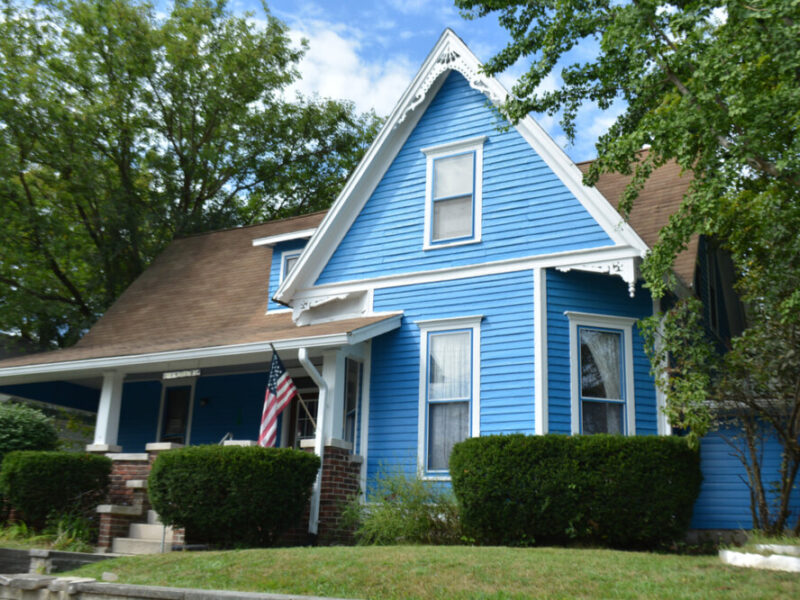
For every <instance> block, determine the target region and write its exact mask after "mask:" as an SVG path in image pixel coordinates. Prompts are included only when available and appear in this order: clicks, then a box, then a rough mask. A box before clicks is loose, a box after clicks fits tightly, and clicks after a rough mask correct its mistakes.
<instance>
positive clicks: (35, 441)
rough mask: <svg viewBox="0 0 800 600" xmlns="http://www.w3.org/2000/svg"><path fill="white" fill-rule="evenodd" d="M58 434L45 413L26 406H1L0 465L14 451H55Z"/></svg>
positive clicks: (4, 404)
mask: <svg viewBox="0 0 800 600" xmlns="http://www.w3.org/2000/svg"><path fill="white" fill-rule="evenodd" d="M57 447H58V433H57V432H56V428H55V427H54V426H53V423H52V421H51V420H50V419H49V418H47V417H46V416H45V415H44V413H42V412H41V411H39V410H36V409H35V408H30V407H29V406H25V405H24V404H6V403H3V404H0V463H2V462H3V457H4V456H5V455H6V453H8V452H12V451H14V450H55V449H56V448H57Z"/></svg>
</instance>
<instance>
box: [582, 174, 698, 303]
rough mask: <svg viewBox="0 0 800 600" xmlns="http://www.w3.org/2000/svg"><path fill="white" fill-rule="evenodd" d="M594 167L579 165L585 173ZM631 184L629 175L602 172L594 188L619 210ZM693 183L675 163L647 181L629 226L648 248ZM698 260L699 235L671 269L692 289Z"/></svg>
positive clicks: (630, 218) (634, 208) (654, 243)
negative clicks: (623, 194) (623, 196)
mask: <svg viewBox="0 0 800 600" xmlns="http://www.w3.org/2000/svg"><path fill="white" fill-rule="evenodd" d="M591 164H592V161H587V162H583V163H579V164H578V168H579V169H580V170H581V171H582V172H583V173H586V172H587V171H588V170H589V166H590V165H591ZM630 181H631V176H630V175H620V174H618V173H603V174H602V175H601V176H600V179H599V180H598V182H597V184H596V186H595V187H597V189H598V190H600V193H602V194H603V195H604V196H605V197H606V198H607V199H608V201H609V202H611V204H612V205H613V206H614V208H617V207H618V206H619V202H620V200H621V199H622V193H623V192H624V191H625V187H626V186H627V185H628V183H630ZM691 181H692V176H691V174H690V173H684V174H683V175H681V168H680V167H679V166H678V165H677V164H676V163H668V164H666V165H664V166H663V167H661V168H659V169H657V170H656V171H655V172H654V173H653V174H652V175H651V176H650V179H648V180H647V183H646V184H645V186H644V189H643V190H642V191H641V193H640V194H639V197H638V198H637V199H636V202H634V205H633V210H632V211H631V214H630V216H629V217H628V223H629V224H630V226H631V227H633V229H634V231H635V232H636V233H638V234H639V237H640V238H642V240H644V242H645V243H646V244H647V245H648V246H649V247H651V248H652V247H653V246H655V245H656V243H657V242H658V237H659V232H660V231H661V228H662V227H664V226H665V225H666V224H667V221H668V220H669V217H670V215H671V214H673V213H675V212H677V210H678V208H679V207H680V205H681V202H682V201H683V195H684V194H685V193H686V191H687V190H688V189H689V184H690V183H691ZM696 258H697V236H695V237H693V238H692V240H691V241H690V243H689V247H688V248H687V249H686V250H684V251H683V252H681V253H680V254H679V255H678V256H677V258H676V259H675V264H674V265H673V268H672V270H673V271H674V272H675V274H676V275H677V276H678V278H679V279H680V280H681V282H682V283H683V284H684V285H686V286H688V287H692V285H693V283H694V267H695V261H696Z"/></svg>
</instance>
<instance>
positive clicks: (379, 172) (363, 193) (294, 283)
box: [273, 29, 463, 304]
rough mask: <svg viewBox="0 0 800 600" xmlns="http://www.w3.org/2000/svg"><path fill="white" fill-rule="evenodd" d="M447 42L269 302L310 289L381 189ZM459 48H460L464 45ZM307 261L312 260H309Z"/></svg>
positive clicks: (416, 117) (418, 78)
mask: <svg viewBox="0 0 800 600" xmlns="http://www.w3.org/2000/svg"><path fill="white" fill-rule="evenodd" d="M452 38H455V39H458V38H457V36H456V35H455V34H454V33H453V32H452V31H451V30H450V29H447V30H445V32H444V33H443V34H442V36H441V37H440V38H439V41H438V42H437V43H436V45H435V46H434V47H433V49H432V50H431V51H430V53H429V54H428V56H427V57H426V58H425V61H424V62H423V64H422V67H421V68H420V70H419V71H418V72H417V74H416V75H415V76H414V79H412V80H411V83H410V84H409V85H408V87H407V88H406V89H405V91H404V92H403V94H402V96H400V100H399V101H398V102H397V104H396V105H395V107H394V110H392V112H391V114H390V115H389V117H388V118H387V119H386V122H385V123H384V125H383V127H382V128H381V130H380V132H379V133H378V135H377V137H376V138H375V141H374V142H372V145H371V146H370V147H369V149H368V150H367V151H366V153H365V154H364V157H363V158H362V159H361V162H360V163H358V166H357V167H356V168H355V170H354V171H353V174H352V175H351V176H350V178H349V179H348V180H347V183H345V186H344V188H343V189H342V191H341V192H340V193H339V196H338V197H337V198H336V201H335V202H334V203H333V205H332V206H331V208H330V210H329V211H328V213H327V214H326V215H325V218H324V219H323V220H322V223H320V225H319V227H318V228H317V231H316V233H315V234H314V235H313V236H312V237H311V239H310V240H309V242H308V245H307V246H306V249H305V251H304V252H303V255H302V256H301V257H300V260H299V261H298V263H297V265H296V266H295V268H294V269H293V270H292V272H291V273H290V274H289V277H287V278H286V280H284V281H283V283H281V285H280V286H279V287H278V290H277V291H276V292H275V295H274V296H273V300H275V301H276V302H280V303H283V304H288V303H289V301H290V300H291V299H292V297H293V296H294V293H295V292H296V291H297V289H298V288H299V287H310V286H311V285H313V283H314V281H316V279H317V277H319V274H320V272H321V271H322V269H323V268H324V267H325V265H327V264H328V260H330V257H331V256H332V255H333V252H334V251H335V250H336V248H337V247H338V246H339V243H340V242H341V241H342V239H343V238H344V236H345V235H346V234H347V231H348V230H349V229H350V225H351V224H352V223H353V221H354V220H355V218H356V217H357V216H358V213H359V212H361V209H362V208H363V206H364V204H365V203H366V201H367V200H368V199H369V197H370V196H371V195H372V192H373V191H374V190H375V187H376V186H377V185H378V183H380V180H381V178H382V177H383V174H384V173H385V172H386V169H388V168H389V165H391V163H392V161H393V160H394V158H395V156H396V155H397V152H398V151H399V150H400V148H401V147H402V145H403V144H404V143H405V140H406V138H408V136H409V134H410V133H411V131H412V130H413V129H414V126H415V125H416V123H417V121H418V120H419V118H420V116H421V115H422V114H423V113H424V112H425V109H426V108H427V106H428V104H430V101H431V99H432V98H433V97H434V96H435V95H436V92H437V91H438V90H439V87H441V84H442V81H439V82H438V83H437V84H436V85H434V86H433V87H432V88H431V89H430V91H429V93H428V97H427V98H426V99H425V101H424V102H423V103H422V104H421V105H420V106H418V107H416V108H415V109H414V114H413V115H411V118H408V119H406V116H407V115H406V107H408V106H409V105H410V104H411V103H412V100H413V98H414V94H415V92H416V90H417V89H418V88H419V87H420V86H421V85H422V83H423V82H424V79H425V76H426V74H427V73H428V72H429V71H430V70H431V68H432V66H433V64H434V63H435V61H436V59H437V58H438V55H439V52H440V51H441V49H442V48H443V47H444V46H445V44H446V43H447V41H448V40H450V39H452ZM459 41H460V40H459ZM461 43H462V44H463V42H461ZM351 198H352V201H351ZM312 256H313V260H312V259H311V258H310V257H312Z"/></svg>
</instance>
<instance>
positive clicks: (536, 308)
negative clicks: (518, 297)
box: [533, 267, 550, 435]
mask: <svg viewBox="0 0 800 600" xmlns="http://www.w3.org/2000/svg"><path fill="white" fill-rule="evenodd" d="M533 334H534V336H535V337H534V341H533V359H534V361H535V362H534V398H535V400H534V431H535V432H536V435H544V434H545V433H547V432H548V431H549V430H550V427H549V423H548V418H549V417H548V410H547V409H548V394H547V272H546V271H545V270H544V269H543V268H542V267H538V268H536V269H534V270H533Z"/></svg>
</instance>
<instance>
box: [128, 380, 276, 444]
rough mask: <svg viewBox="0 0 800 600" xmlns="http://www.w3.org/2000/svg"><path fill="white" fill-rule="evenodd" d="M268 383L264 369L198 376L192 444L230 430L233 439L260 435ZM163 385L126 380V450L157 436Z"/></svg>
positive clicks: (206, 441) (217, 437) (208, 441)
mask: <svg viewBox="0 0 800 600" xmlns="http://www.w3.org/2000/svg"><path fill="white" fill-rule="evenodd" d="M266 382H267V374H266V372H265V373H247V374H241V375H218V376H212V377H200V378H199V379H198V380H197V384H196V386H195V393H194V407H193V410H194V413H193V415H192V433H191V443H192V445H193V446H194V445H198V444H216V443H218V442H219V440H220V439H221V438H222V436H224V435H225V434H226V433H227V432H231V433H232V434H233V437H234V439H239V440H257V439H258V426H259V423H260V421H261V410H262V408H263V406H264V391H265V389H266ZM161 388H162V385H161V382H160V381H143V382H132V383H126V384H125V385H124V387H123V390H122V407H121V412H120V425H119V436H118V443H119V445H120V446H122V449H123V451H125V452H144V448H145V445H146V444H149V443H150V442H155V441H157V440H156V436H157V435H158V431H157V428H158V416H159V415H158V411H159V408H160V406H161ZM279 423H280V418H279ZM279 435H280V430H279Z"/></svg>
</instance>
